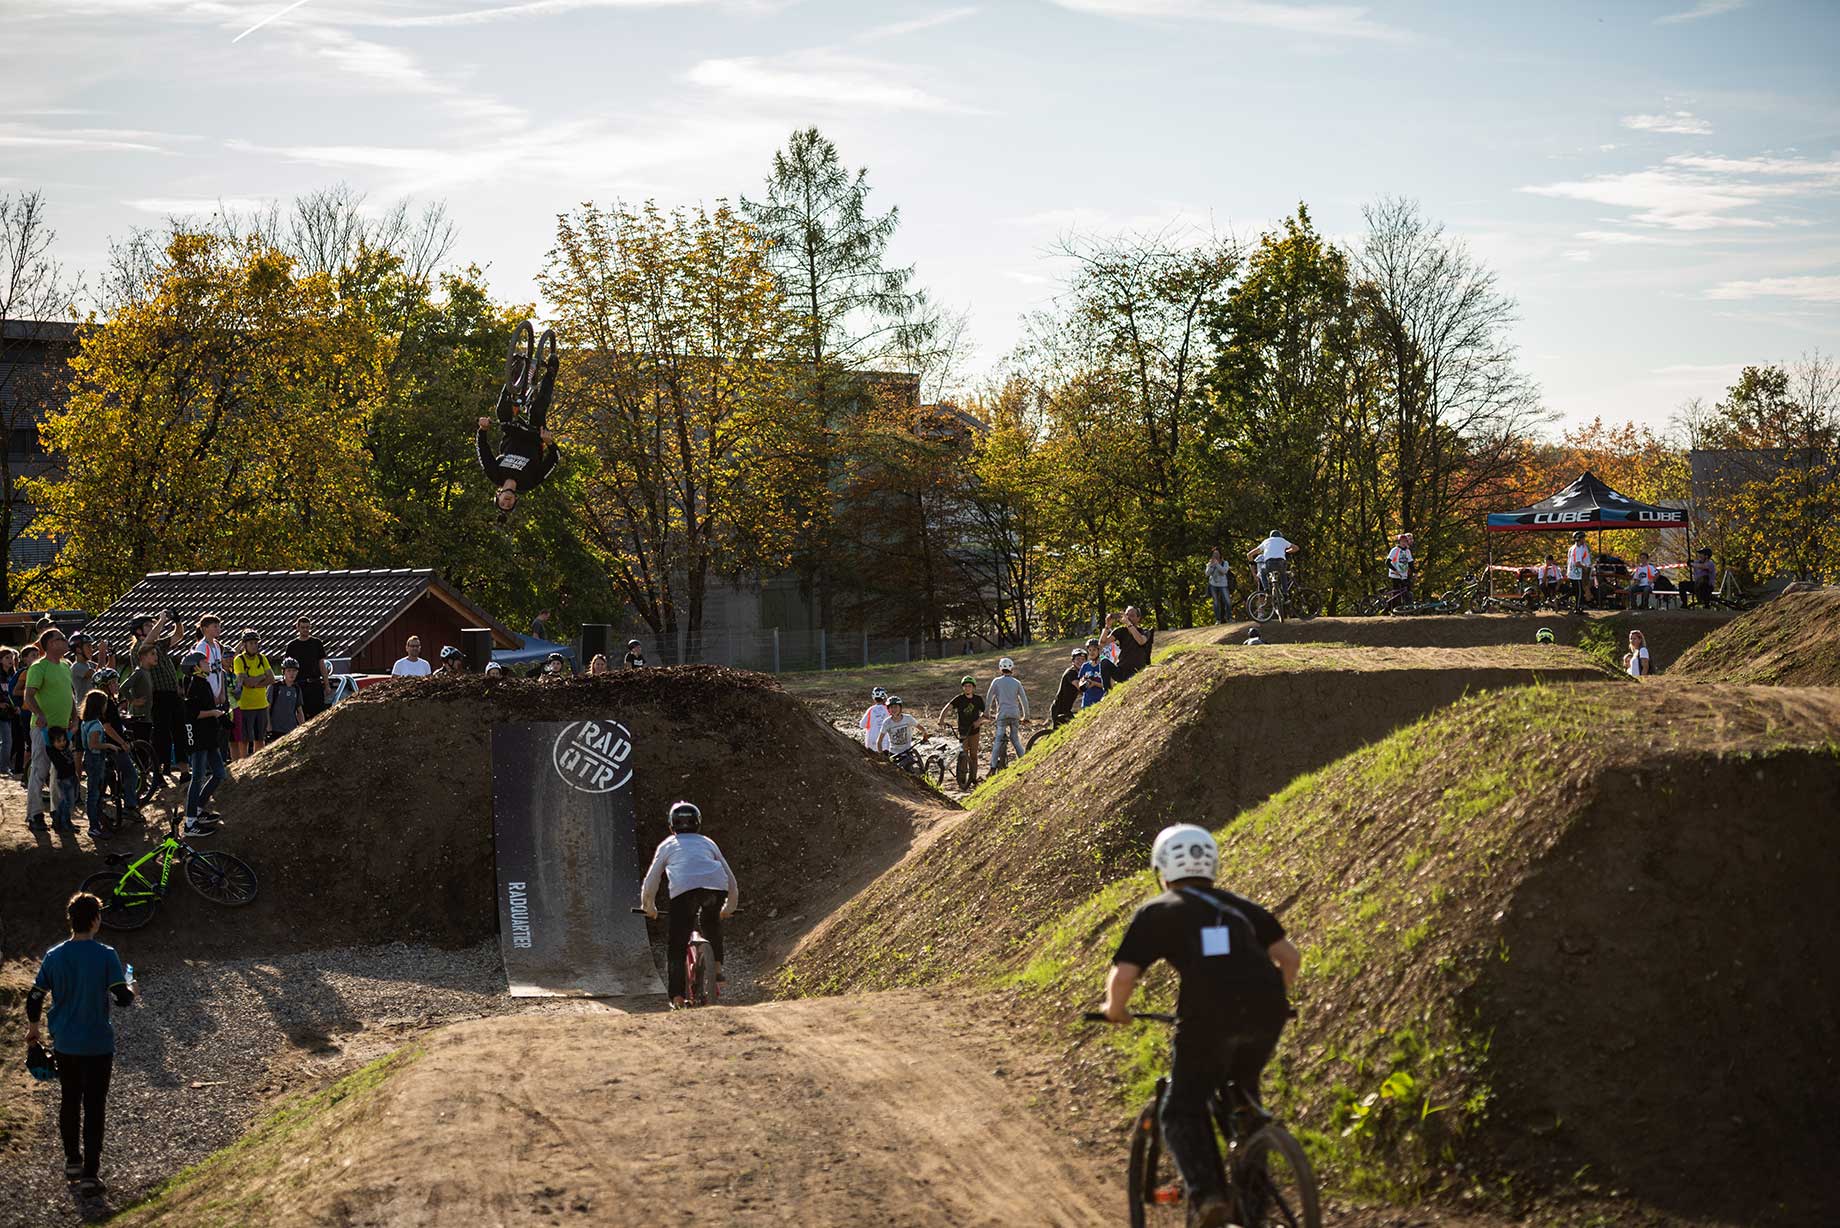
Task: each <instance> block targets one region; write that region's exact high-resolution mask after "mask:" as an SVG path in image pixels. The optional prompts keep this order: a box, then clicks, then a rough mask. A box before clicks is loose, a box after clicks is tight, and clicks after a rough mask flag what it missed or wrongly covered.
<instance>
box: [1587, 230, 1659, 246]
mask: <svg viewBox="0 0 1840 1228" xmlns="http://www.w3.org/2000/svg"><path fill="white" fill-rule="evenodd" d="M1577 237H1578V238H1580V239H1582V240H1584V241H1585V242H1586V243H1607V244H1610V245H1612V246H1615V245H1619V244H1624V243H1664V242H1666V240H1665V239H1663V238H1662V237H1661V236H1660V235H1654V234H1641V233H1638V232H1635V231H1628V230H1581V231H1579V232H1578V234H1577Z"/></svg>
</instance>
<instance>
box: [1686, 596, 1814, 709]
mask: <svg viewBox="0 0 1840 1228" xmlns="http://www.w3.org/2000/svg"><path fill="white" fill-rule="evenodd" d="M1668 672H1669V673H1670V674H1672V675H1674V676H1676V677H1682V678H1702V679H1705V680H1707V681H1710V682H1757V683H1767V684H1770V685H1772V686H1840V588H1823V589H1815V590H1813V591H1810V592H1798V593H1784V594H1783V595H1782V596H1780V597H1777V598H1775V599H1774V600H1772V601H1767V602H1765V603H1764V604H1763V605H1761V606H1759V607H1757V608H1756V609H1754V610H1752V611H1750V612H1749V613H1747V614H1744V615H1742V616H1741V617H1739V618H1736V619H1733V620H1732V621H1731V622H1729V623H1727V624H1725V626H1723V627H1722V628H1720V629H1719V630H1717V631H1715V632H1713V633H1712V634H1711V635H1709V636H1707V637H1706V638H1705V639H1703V640H1701V641H1700V642H1699V643H1698V644H1696V645H1694V646H1693V647H1692V648H1691V649H1689V650H1688V651H1687V652H1686V653H1685V654H1684V655H1683V656H1682V657H1681V658H1680V660H1679V661H1677V662H1675V663H1674V666H1673V667H1672V668H1671V669H1670V670H1668Z"/></svg>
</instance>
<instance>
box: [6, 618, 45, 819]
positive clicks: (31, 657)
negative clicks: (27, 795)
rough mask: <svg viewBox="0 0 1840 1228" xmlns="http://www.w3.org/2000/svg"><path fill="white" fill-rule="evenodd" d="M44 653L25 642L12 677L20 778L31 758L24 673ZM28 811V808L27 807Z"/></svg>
mask: <svg viewBox="0 0 1840 1228" xmlns="http://www.w3.org/2000/svg"><path fill="white" fill-rule="evenodd" d="M44 655H45V654H44V653H42V652H40V651H39V649H38V645H37V644H27V645H26V646H25V647H24V648H21V649H20V650H19V672H18V673H17V674H16V675H14V677H13V689H12V692H11V695H12V700H13V762H12V764H11V766H12V769H13V775H15V776H17V777H19V778H20V779H21V780H24V779H25V778H26V770H27V768H28V766H29V765H30V763H31V760H32V714H31V713H30V712H28V711H27V710H26V674H27V673H28V672H30V671H31V669H32V663H33V662H34V661H36V660H38V659H39V658H40V657H42V656H44ZM28 812H29V808H28Z"/></svg>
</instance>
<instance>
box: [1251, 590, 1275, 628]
mask: <svg viewBox="0 0 1840 1228" xmlns="http://www.w3.org/2000/svg"><path fill="white" fill-rule="evenodd" d="M1276 612H1277V610H1276V608H1275V607H1274V606H1273V603H1272V600H1271V594H1270V593H1254V594H1252V595H1251V596H1250V597H1248V598H1246V617H1247V618H1250V619H1251V620H1252V621H1253V622H1255V623H1268V622H1270V621H1271V616H1272V615H1273V614H1275V613H1276Z"/></svg>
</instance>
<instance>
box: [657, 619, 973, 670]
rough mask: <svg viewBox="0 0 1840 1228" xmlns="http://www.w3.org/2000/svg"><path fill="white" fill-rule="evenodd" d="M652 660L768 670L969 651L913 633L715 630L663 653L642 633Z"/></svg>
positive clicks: (864, 663) (888, 662) (838, 666)
mask: <svg viewBox="0 0 1840 1228" xmlns="http://www.w3.org/2000/svg"><path fill="white" fill-rule="evenodd" d="M639 641H640V643H641V644H642V645H643V646H644V649H645V657H646V660H647V661H648V662H651V663H653V664H658V665H672V664H705V665H727V666H732V667H733V668H735V669H751V670H758V671H759V672H761V673H767V674H783V673H793V672H796V671H801V670H814V669H860V668H862V667H863V666H868V665H892V664H897V663H900V662H905V661H918V660H929V659H931V660H937V659H939V658H940V657H944V656H957V655H959V654H960V653H962V652H963V651H964V643H963V641H948V642H947V643H946V644H944V645H942V644H941V643H940V642H939V641H937V640H928V639H923V638H919V637H912V636H881V635H869V634H867V633H866V632H860V631H826V630H822V629H820V630H817V631H782V630H777V629H768V630H764V631H713V632H707V633H705V634H703V635H700V636H697V637H695V638H691V637H690V636H687V635H683V634H679V636H678V639H677V643H676V644H675V645H673V646H672V647H673V648H674V649H675V651H674V652H665V651H663V648H664V645H663V644H661V643H659V642H658V640H657V638H656V637H649V636H647V635H644V634H641V635H640V636H639Z"/></svg>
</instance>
